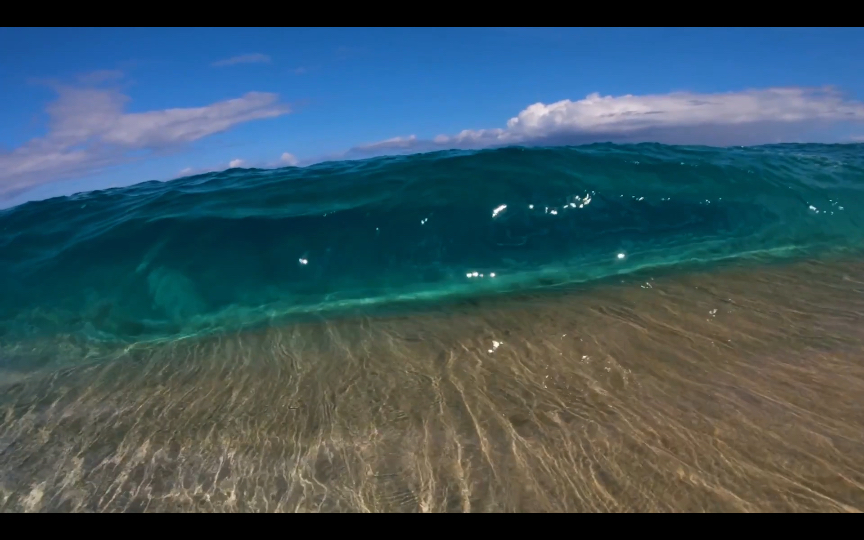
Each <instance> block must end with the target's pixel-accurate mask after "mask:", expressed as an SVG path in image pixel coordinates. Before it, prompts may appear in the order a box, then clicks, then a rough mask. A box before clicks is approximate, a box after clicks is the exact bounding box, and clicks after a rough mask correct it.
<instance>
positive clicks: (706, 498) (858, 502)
mask: <svg viewBox="0 0 864 540" xmlns="http://www.w3.org/2000/svg"><path fill="white" fill-rule="evenodd" d="M0 511H5V512H21V511H42V512H51V511H61V512H62V511H83V512H87V511H96V512H102V511H106V512H119V511H150V512H164V511H184V512H189V511H200V512H221V511H241V512H252V511H261V512H296V511H300V512H578V511H588V512H594V511H603V512H606V511H608V512H703V511H707V512H859V511H864V262H861V261H832V262H830V263H829V262H801V263H795V264H788V265H784V266H763V267H759V268H747V269H741V268H738V269H736V268H731V267H730V268H726V269H722V270H714V271H712V272H693V273H689V274H686V275H667V276H662V277H659V276H658V277H655V278H651V277H649V276H645V275H643V276H631V277H628V278H625V279H623V280H620V279H618V280H612V281H611V282H607V283H604V284H601V285H596V286H593V287H590V288H579V289H568V290H564V289H562V290H557V291H547V292H545V293H542V294H534V295H518V296H508V297H506V298H505V297H502V298H497V299H488V300H484V301H482V302H462V303H459V304H453V305H450V306H448V307H446V308H444V307H442V308H440V309H438V310H429V311H426V312H423V313H417V314H412V315H399V316H396V315H393V316H387V317H382V316H379V317H374V318H373V317H360V316H358V317H353V318H345V319H340V320H331V321H321V322H317V323H303V324H295V325H285V326H280V327H273V328H268V329H261V330H256V331H246V332H242V333H235V334H231V335H223V336H218V337H214V336H211V337H206V338H196V339H184V340H180V341H176V342H173V343H170V344H161V345H158V346H154V345H143V344H142V345H136V346H132V347H129V348H127V349H123V350H119V351H117V350H115V351H109V352H105V353H104V355H103V356H102V357H101V358H99V357H97V358H90V359H88V362H87V363H82V364H80V365H77V366H76V365H71V366H68V365H67V366H62V367H56V366H55V367H52V368H44V369H40V370H38V371H21V372H18V371H14V372H13V371H9V372H7V373H4V374H2V375H0Z"/></svg>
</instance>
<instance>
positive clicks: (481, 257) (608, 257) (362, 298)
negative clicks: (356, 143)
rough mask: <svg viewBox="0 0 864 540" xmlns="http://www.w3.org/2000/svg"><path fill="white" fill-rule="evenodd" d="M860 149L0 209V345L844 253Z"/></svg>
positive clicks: (372, 173) (851, 230) (397, 168)
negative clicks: (636, 272) (731, 262)
mask: <svg viewBox="0 0 864 540" xmlns="http://www.w3.org/2000/svg"><path fill="white" fill-rule="evenodd" d="M862 212H864V146H862V145H779V146H764V147H755V148H731V149H717V148H706V147H685V146H678V147H675V146H664V145H657V144H640V145H624V146H621V145H606V144H603V145H590V146H581V147H566V148H532V149H528V148H506V149H498V150H486V151H478V152H462V151H450V152H438V153H431V154H422V155H413V156H407V157H386V158H377V159H372V160H366V161H354V162H339V163H324V164H320V165H316V166H312V167H308V168H285V169H278V170H256V169H231V170H228V171H224V172H219V173H212V174H205V175H199V176H193V177H189V178H182V179H178V180H174V181H171V182H165V183H160V182H147V183H143V184H139V185H135V186H132V187H127V188H117V189H111V190H106V191H98V192H91V193H84V194H78V195H74V196H71V197H62V198H55V199H51V200H47V201H41V202H34V203H28V204H25V205H22V206H19V207H16V208H12V209H9V210H6V211H3V212H0V340H2V341H4V342H5V343H6V344H7V345H8V344H10V343H13V344H14V343H16V342H17V341H19V340H24V339H31V338H39V337H42V336H54V335H60V334H62V335H80V336H83V337H86V338H88V339H102V340H124V341H131V340H141V339H156V338H171V337H176V336H180V335H188V334H191V333H196V332H204V331H224V330H232V329H236V328H239V327H242V326H245V325H250V324H258V323H262V322H267V321H274V320H282V319H283V318H290V317H291V316H295V315H309V314H321V313H338V312H340V311H350V310H355V309H378V308H385V307H388V306H394V305H400V306H402V307H403V308H408V309H410V307H411V306H412V305H414V304H412V302H421V301H438V300H442V299H448V298H457V297H465V296H472V295H488V294H499V293H504V292H506V291H508V290H513V289H521V290H525V289H531V288H534V287H548V286H549V285H554V284H559V283H572V282H584V281H590V280H595V279H600V278H603V277H607V276H610V275H614V274H619V273H626V272H631V271H633V270H636V269H640V268H651V267H664V268H670V267H672V268H674V267H675V266H676V265H681V264H694V263H697V264H710V263H711V262H712V261H721V260H724V261H728V260H746V259H752V258H760V259H765V258H768V259H772V258H774V259H782V258H788V257H801V256H811V255H817V254H821V253H826V252H830V251H835V250H857V249H858V248H859V247H860V246H861V245H862V240H864V227H862V225H864V218H862V216H864V213H862Z"/></svg>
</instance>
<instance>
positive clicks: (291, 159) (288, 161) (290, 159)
mask: <svg viewBox="0 0 864 540" xmlns="http://www.w3.org/2000/svg"><path fill="white" fill-rule="evenodd" d="M279 161H281V162H282V163H283V164H284V165H290V166H292V167H293V166H296V165H297V164H298V163H299V160H298V159H297V156H295V155H294V154H289V153H288V152H285V153H284V154H282V156H281V157H280V158H279Z"/></svg>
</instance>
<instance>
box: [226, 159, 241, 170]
mask: <svg viewBox="0 0 864 540" xmlns="http://www.w3.org/2000/svg"><path fill="white" fill-rule="evenodd" d="M241 165H243V160H242V159H232V160H231V161H229V162H228V168H229V169H236V168H237V167H240V166H241Z"/></svg>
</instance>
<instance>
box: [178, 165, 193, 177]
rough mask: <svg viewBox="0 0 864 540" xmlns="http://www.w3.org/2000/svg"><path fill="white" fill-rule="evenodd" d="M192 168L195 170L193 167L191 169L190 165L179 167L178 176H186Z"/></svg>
mask: <svg viewBox="0 0 864 540" xmlns="http://www.w3.org/2000/svg"><path fill="white" fill-rule="evenodd" d="M193 170H195V169H193V168H192V167H186V168H185V169H180V176H186V175H188V174H189V173H191V172H192V171H193Z"/></svg>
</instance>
